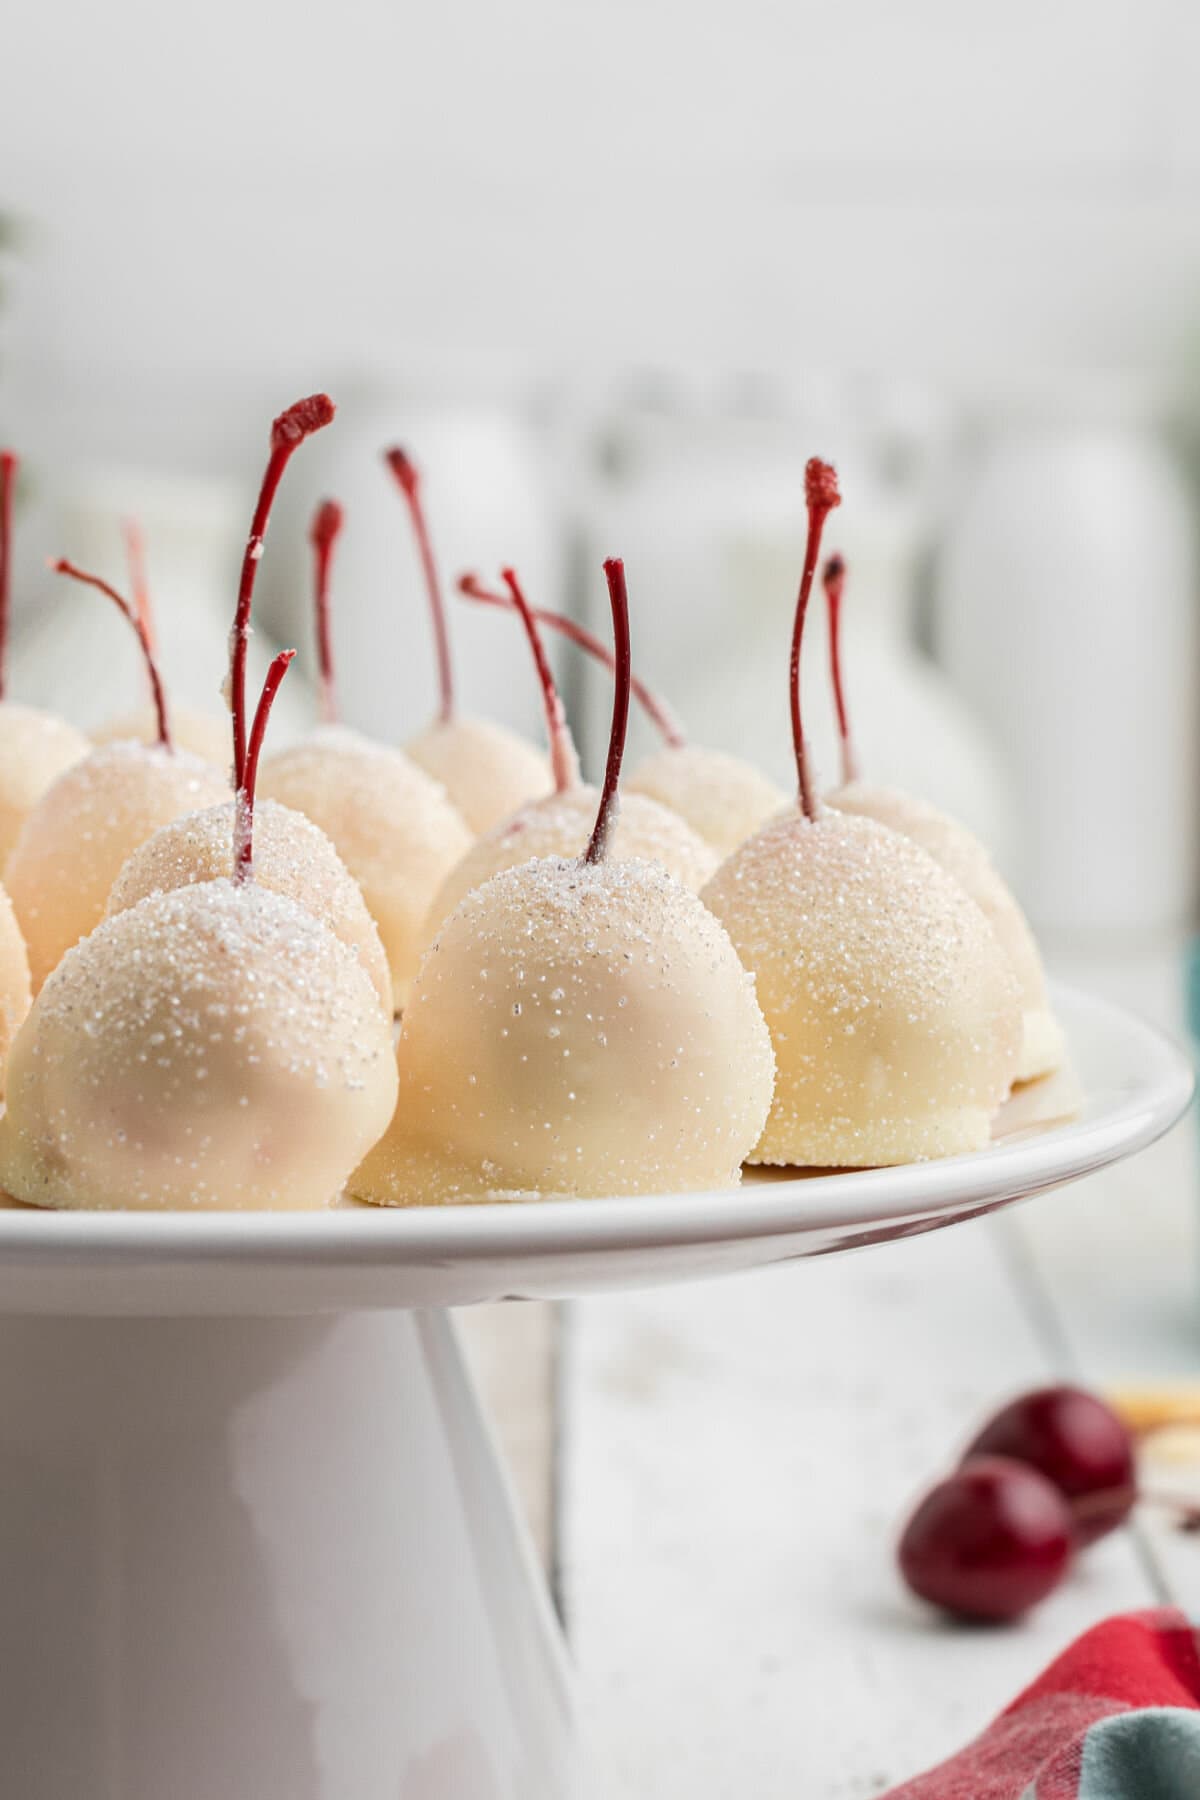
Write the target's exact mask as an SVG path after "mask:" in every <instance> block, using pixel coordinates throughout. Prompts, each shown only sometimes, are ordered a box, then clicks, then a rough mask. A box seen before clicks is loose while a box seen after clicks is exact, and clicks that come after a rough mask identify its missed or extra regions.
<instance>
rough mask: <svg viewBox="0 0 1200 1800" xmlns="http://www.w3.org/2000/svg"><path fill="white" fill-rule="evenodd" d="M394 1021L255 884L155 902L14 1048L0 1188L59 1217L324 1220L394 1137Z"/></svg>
mask: <svg viewBox="0 0 1200 1800" xmlns="http://www.w3.org/2000/svg"><path fill="white" fill-rule="evenodd" d="M395 1094H396V1071H395V1060H394V1057H393V1053H392V1041H391V1025H390V1022H389V1020H388V1019H386V1018H385V1016H384V1014H383V1012H382V1010H381V1008H380V1006H379V1001H378V998H377V996H376V993H375V990H374V989H373V988H372V986H371V983H370V981H369V980H368V979H367V976H366V975H365V973H364V972H363V970H362V968H361V967H360V965H359V963H358V962H357V960H356V959H355V957H354V956H353V955H352V954H351V952H350V951H349V950H347V949H346V948H345V946H344V945H343V944H341V943H339V942H338V940H337V938H335V937H334V935H333V933H332V932H331V931H329V930H328V929H327V928H326V927H325V926H324V925H322V924H320V923H319V922H318V921H317V920H316V919H314V918H313V917H312V915H311V914H310V913H308V912H307V911H305V910H304V908H302V907H300V906H298V905H297V904H296V902H295V901H294V900H290V899H287V898H285V897H284V896H283V895H281V894H275V893H271V892H270V891H269V890H268V889H267V888H265V887H260V886H258V885H257V884H256V883H254V882H252V881H248V882H244V883H241V884H235V883H234V882H233V881H224V880H222V881H214V882H203V883H200V884H197V885H196V886H192V887H187V888H182V889H180V890H178V891H177V892H175V893H170V894H156V895H151V896H150V897H149V898H148V899H146V900H142V901H140V902H139V903H138V905H137V906H134V907H131V908H130V910H129V911H128V912H123V913H121V914H119V916H118V917H116V918H114V919H108V920H106V921H105V922H104V923H103V924H102V925H100V926H99V927H98V928H97V929H96V930H95V931H94V932H93V933H92V934H91V936H90V937H88V938H86V939H85V940H84V941H83V942H82V943H81V944H79V945H78V946H77V947H76V948H75V949H74V950H72V951H71V952H70V953H69V954H68V955H67V956H66V957H65V958H64V959H63V961H62V963H61V964H60V966H59V967H58V968H57V969H56V970H55V972H54V974H53V975H52V976H51V977H50V979H49V980H48V981H47V983H46V985H45V987H44V988H43V989H42V991H41V993H40V995H39V996H38V998H37V1000H36V1001H35V1003H34V1006H33V1010H32V1011H31V1013H30V1014H29V1017H28V1018H27V1019H26V1021H25V1023H24V1025H23V1026H22V1027H21V1030H20V1031H19V1032H18V1034H17V1038H16V1041H15V1043H14V1045H13V1049H12V1054H11V1057H10V1061H9V1089H8V1106H7V1111H6V1113H5V1115H4V1117H3V1119H2V1120H0V1186H3V1188H4V1189H6V1191H7V1192H8V1193H10V1194H12V1195H14V1196H15V1197H16V1198H17V1199H19V1200H24V1201H27V1202H29V1203H31V1204H33V1205H37V1206H60V1207H72V1208H74V1207H84V1208H87V1207H97V1208H108V1207H131V1208H171V1207H197V1208H214V1209H227V1208H237V1207H317V1206H323V1205H325V1204H327V1203H328V1202H329V1201H331V1200H332V1199H333V1198H334V1197H335V1196H336V1194H337V1192H338V1190H339V1188H340V1187H341V1185H342V1183H343V1181H344V1180H345V1178H346V1176H347V1175H348V1174H349V1173H350V1171H351V1169H352V1168H353V1167H354V1165H355V1163H356V1162H357V1161H358V1160H359V1158H360V1157H361V1156H362V1155H363V1153H364V1152H365V1151H366V1150H367V1148H368V1147H369V1146H370V1145H371V1144H372V1143H374V1141H375V1140H376V1138H377V1137H378V1136H379V1134H380V1132H381V1131H383V1129H384V1127H385V1126H386V1124H387V1121H388V1118H389V1116H390V1114H391V1111H392V1106H393V1103H394V1100H395Z"/></svg>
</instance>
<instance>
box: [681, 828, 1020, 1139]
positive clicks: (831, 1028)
mask: <svg viewBox="0 0 1200 1800" xmlns="http://www.w3.org/2000/svg"><path fill="white" fill-rule="evenodd" d="M701 898H702V899H703V901H704V903H705V905H707V906H708V907H710V908H711V909H712V911H713V912H714V913H715V914H716V916H717V918H718V919H720V920H721V922H722V923H723V924H724V925H725V927H726V928H727V930H728V932H729V935H730V937H731V938H732V939H733V943H734V946H735V948H736V949H737V951H738V954H739V956H740V957H741V959H742V961H743V962H744V963H745V965H746V967H747V968H748V969H752V970H753V972H754V976H755V981H756V985H757V989H758V998H759V1002H760V1004H761V1006H762V1009H763V1013H764V1015H765V1017H766V1021H767V1024H768V1026H769V1027H770V1030H771V1038H772V1042H773V1043H774V1046H775V1061H776V1082H775V1098H774V1102H773V1104H772V1107H771V1114H770V1118H769V1119H768V1121H767V1125H766V1129H765V1130H764V1132H763V1135H762V1138H761V1140H760V1142H759V1144H758V1145H757V1147H756V1149H755V1151H754V1154H753V1156H752V1157H751V1161H753V1162H756V1163H774V1164H786V1165H796V1166H806V1167H825V1168H845V1167H863V1168H866V1167H876V1166H883V1165H887V1164H893V1163H907V1162H918V1161H922V1160H924V1159H925V1158H928V1157H939V1156H951V1155H953V1154H955V1153H956V1152H958V1151H965V1150H977V1149H980V1148H982V1146H983V1145H984V1144H986V1143H987V1141H988V1137H989V1133H990V1124H991V1119H992V1116H993V1114H994V1113H995V1111H996V1109H997V1107H998V1106H999V1105H1000V1103H1001V1101H1002V1100H1003V1099H1004V1098H1005V1096H1006V1094H1007V1093H1008V1090H1009V1087H1010V1085H1011V1083H1012V1080H1013V1075H1014V1073H1015V1070H1016V1064H1017V1056H1018V1053H1019V1050H1020V1045H1021V1005H1020V996H1019V993H1018V990H1017V984H1016V981H1015V979H1014V978H1013V975H1012V973H1011V971H1010V969H1009V967H1008V963H1007V959H1006V958H1005V957H1004V955H1003V953H1002V951H1001V949H1000V946H999V944H998V943H997V941H996V938H995V935H994V933H993V932H992V930H991V927H990V926H989V925H988V923H987V920H986V919H985V918H984V917H983V914H982V913H981V912H980V910H979V908H978V907H977V906H976V905H975V903H974V901H973V900H971V899H970V898H969V897H968V896H967V894H966V893H965V892H964V891H963V889H962V888H961V887H960V886H959V884H958V882H956V881H955V880H954V879H953V877H952V876H950V875H948V874H947V873H946V871H945V870H944V869H942V868H940V867H939V866H938V864H937V863H935V862H934V860H933V858H932V857H931V856H929V855H928V854H927V853H926V852H925V851H924V850H922V849H921V848H920V847H919V846H918V845H916V844H914V843H912V842H911V841H910V840H909V839H908V838H905V837H901V836H900V835H899V834H898V833H897V832H894V831H889V830H888V829H887V828H886V827H885V826H882V825H879V824H877V823H876V822H875V821H874V820H873V819H861V818H857V817H854V816H853V815H851V814H848V813H838V812H833V811H830V810H822V812H821V813H820V815H819V816H818V818H817V819H816V820H815V821H814V820H809V819H807V818H805V817H804V816H803V814H802V813H800V812H799V810H791V811H789V812H787V813H785V814H783V815H781V816H780V817H779V818H777V819H773V820H772V821H771V822H770V823H769V824H768V825H766V826H765V827H764V828H763V830H762V831H760V832H758V833H756V835H755V836H754V837H752V838H750V839H748V841H747V842H746V843H745V844H743V845H742V846H741V848H740V849H739V850H736V851H735V852H734V854H733V855H732V856H731V857H730V858H729V859H728V861H726V862H724V863H722V865H721V867H720V869H718V871H717V873H716V875H715V876H714V877H713V879H712V880H711V881H710V882H709V884H708V886H707V887H706V888H705V889H704V891H703V893H702V895H701Z"/></svg>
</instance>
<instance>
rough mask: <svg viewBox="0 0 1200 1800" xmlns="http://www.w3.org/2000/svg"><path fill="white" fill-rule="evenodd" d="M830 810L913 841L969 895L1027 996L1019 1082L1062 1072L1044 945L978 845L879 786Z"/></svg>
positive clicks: (835, 798)
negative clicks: (1041, 946)
mask: <svg viewBox="0 0 1200 1800" xmlns="http://www.w3.org/2000/svg"><path fill="white" fill-rule="evenodd" d="M827 804H828V805H830V806H833V807H836V808H837V809H838V811H839V812H850V813H857V814H858V815H859V816H860V817H862V818H869V819H875V820H877V821H878V822H879V824H881V825H887V826H890V827H891V829H892V830H893V831H898V832H899V833H900V834H901V836H902V837H906V838H911V839H912V841H913V843H914V844H920V846H921V848H922V849H923V850H926V851H928V853H929V855H930V856H932V858H933V860H934V862H936V863H940V864H941V866H942V868H943V869H945V870H946V872H947V873H948V874H950V875H953V877H954V879H955V880H956V881H957V882H958V883H959V884H960V885H961V886H962V887H964V888H965V889H966V890H967V893H968V894H970V896H971V898H972V900H974V902H975V904H976V905H977V906H978V907H979V908H980V910H981V911H982V913H983V915H984V917H985V918H986V919H987V921H988V924H989V925H990V926H991V928H992V930H993V931H994V932H995V934H996V937H997V938H998V940H999V942H1000V947H1001V949H1002V950H1003V951H1004V954H1005V956H1006V957H1007V958H1008V961H1009V966H1010V967H1011V969H1012V972H1013V974H1014V976H1015V977H1016V981H1017V985H1018V987H1019V988H1020V990H1021V1006H1022V1010H1023V1014H1024V1018H1023V1029H1022V1042H1021V1054H1020V1057H1019V1058H1018V1062H1017V1071H1016V1079H1017V1080H1018V1081H1031V1080H1033V1079H1034V1078H1035V1077H1036V1076H1038V1075H1048V1074H1049V1073H1050V1072H1051V1070H1053V1069H1057V1068H1060V1067H1061V1066H1062V1062H1063V1057H1064V1055H1065V1048H1066V1047H1065V1043H1064V1040H1063V1034H1062V1028H1061V1026H1060V1025H1059V1024H1058V1021H1057V1020H1056V1019H1055V1017H1054V1014H1053V1012H1052V1011H1051V1008H1050V1001H1049V999H1048V997H1047V994H1046V975H1045V971H1044V969H1043V968H1042V959H1041V955H1040V954H1039V952H1038V947H1037V943H1036V941H1035V939H1034V935H1033V932H1032V931H1031V930H1030V929H1029V922H1028V920H1027V919H1026V917H1025V914H1024V913H1023V912H1022V911H1021V908H1020V906H1019V905H1018V903H1017V899H1016V896H1015V895H1014V893H1013V892H1012V890H1011V888H1010V887H1009V886H1008V884H1007V882H1005V881H1004V879H1003V877H1002V876H1001V875H1000V873H999V871H998V870H997V869H996V867H995V864H994V863H993V862H992V859H991V857H990V856H989V855H988V853H987V851H986V850H985V849H984V846H983V845H982V844H981V843H980V841H979V839H978V838H977V837H975V835H974V834H973V833H972V832H970V831H968V830H967V829H966V827H965V826H964V825H960V824H959V823H958V821H957V819H952V818H951V817H950V816H949V815H948V814H947V813H944V812H940V811H939V810H938V808H937V807H935V806H930V805H929V803H928V801H925V800H918V799H917V798H916V797H915V796H914V795H912V794H906V793H904V792H903V791H902V790H901V789H899V788H892V787H880V786H877V785H876V784H875V783H873V782H866V781H854V782H851V783H850V784H849V786H847V787H842V788H839V789H838V790H837V791H836V792H835V793H833V794H830V795H828V796H827Z"/></svg>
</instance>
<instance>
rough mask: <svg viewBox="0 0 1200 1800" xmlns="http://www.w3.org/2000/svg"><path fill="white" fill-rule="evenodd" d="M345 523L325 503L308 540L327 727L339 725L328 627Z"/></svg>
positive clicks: (334, 503)
mask: <svg viewBox="0 0 1200 1800" xmlns="http://www.w3.org/2000/svg"><path fill="white" fill-rule="evenodd" d="M344 522H345V514H344V513H343V511H342V509H341V507H340V506H339V505H338V503H337V501H336V500H322V502H321V504H320V505H319V506H318V508H317V510H316V512H315V513H314V514H313V522H312V527H311V529H310V531H309V534H308V541H309V543H310V544H311V545H312V547H313V603H314V606H315V608H316V615H317V670H318V675H319V679H320V705H321V717H322V719H323V720H324V721H325V723H326V725H333V724H335V723H336V722H337V717H338V705H337V690H336V687H335V685H334V679H333V636H332V633H331V631H330V627H329V568H330V564H331V563H332V561H333V546H334V544H335V543H336V541H337V536H338V533H339V532H340V531H341V529H342V525H343V524H344Z"/></svg>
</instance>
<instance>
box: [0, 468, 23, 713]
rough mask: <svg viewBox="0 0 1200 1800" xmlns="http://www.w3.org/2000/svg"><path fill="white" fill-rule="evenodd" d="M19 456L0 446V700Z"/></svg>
mask: <svg viewBox="0 0 1200 1800" xmlns="http://www.w3.org/2000/svg"><path fill="white" fill-rule="evenodd" d="M19 466H20V458H19V457H18V456H17V453H16V451H15V450H0V700H4V699H7V697H8V618H9V605H10V601H11V595H12V516H13V494H14V492H15V491H16V486H17V469H18V467H19Z"/></svg>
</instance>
